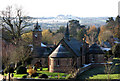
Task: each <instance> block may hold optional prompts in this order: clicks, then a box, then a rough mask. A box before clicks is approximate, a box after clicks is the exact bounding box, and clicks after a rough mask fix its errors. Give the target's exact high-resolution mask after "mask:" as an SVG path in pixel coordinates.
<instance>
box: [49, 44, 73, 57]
mask: <svg viewBox="0 0 120 81" xmlns="http://www.w3.org/2000/svg"><path fill="white" fill-rule="evenodd" d="M49 57H51V58H65V57H73V55H72V54H71V53H70V52H69V51H68V50H67V49H66V48H65V47H64V46H63V45H62V44H59V45H58V47H57V48H56V49H55V50H54V51H53V52H52V54H51V55H50V56H49Z"/></svg>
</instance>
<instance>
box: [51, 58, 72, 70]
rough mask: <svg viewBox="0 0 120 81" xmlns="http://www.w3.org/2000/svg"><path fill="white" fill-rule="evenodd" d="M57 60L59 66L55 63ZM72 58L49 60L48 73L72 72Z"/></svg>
mask: <svg viewBox="0 0 120 81" xmlns="http://www.w3.org/2000/svg"><path fill="white" fill-rule="evenodd" d="M58 60H59V65H58V64H57V61H58ZM72 62H73V60H72V58H50V59H49V72H69V71H72V70H73V67H72V66H73V65H72Z"/></svg>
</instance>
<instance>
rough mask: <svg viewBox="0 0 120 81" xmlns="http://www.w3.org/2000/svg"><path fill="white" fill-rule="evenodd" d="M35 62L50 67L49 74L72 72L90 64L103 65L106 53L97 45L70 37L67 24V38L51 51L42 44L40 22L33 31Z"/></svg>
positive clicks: (33, 62)
mask: <svg viewBox="0 0 120 81" xmlns="http://www.w3.org/2000/svg"><path fill="white" fill-rule="evenodd" d="M32 56H33V58H34V59H33V60H32V64H35V63H37V62H39V63H41V64H42V66H43V67H48V68H49V72H70V71H73V70H74V69H77V68H80V67H83V66H84V64H89V63H103V62H104V52H103V51H102V50H101V48H100V47H99V46H98V45H97V44H96V43H95V44H93V45H92V46H89V44H87V43H86V42H85V41H84V42H80V41H78V40H76V39H75V38H70V36H69V26H68V24H67V27H66V31H65V36H64V38H63V39H61V41H60V42H59V43H58V44H57V45H56V46H55V47H54V49H51V48H50V47H48V46H47V45H44V44H43V43H42V30H41V27H40V26H39V25H38V22H37V23H36V25H35V26H34V30H33V54H32Z"/></svg>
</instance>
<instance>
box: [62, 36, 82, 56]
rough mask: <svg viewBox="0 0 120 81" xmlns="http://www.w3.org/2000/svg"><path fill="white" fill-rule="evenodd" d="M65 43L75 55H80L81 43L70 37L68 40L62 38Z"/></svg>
mask: <svg viewBox="0 0 120 81" xmlns="http://www.w3.org/2000/svg"><path fill="white" fill-rule="evenodd" d="M64 41H65V43H66V44H67V45H68V46H69V48H70V49H71V50H72V51H73V52H74V53H75V54H76V56H78V57H79V56H81V53H80V52H81V50H80V48H81V47H82V45H83V43H82V42H80V41H78V40H76V39H74V38H71V39H70V40H66V39H64Z"/></svg>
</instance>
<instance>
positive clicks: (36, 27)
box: [33, 21, 42, 31]
mask: <svg viewBox="0 0 120 81" xmlns="http://www.w3.org/2000/svg"><path fill="white" fill-rule="evenodd" d="M33 31H42V30H41V27H40V25H39V24H38V21H37V23H36V24H35V26H34V30H33Z"/></svg>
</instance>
